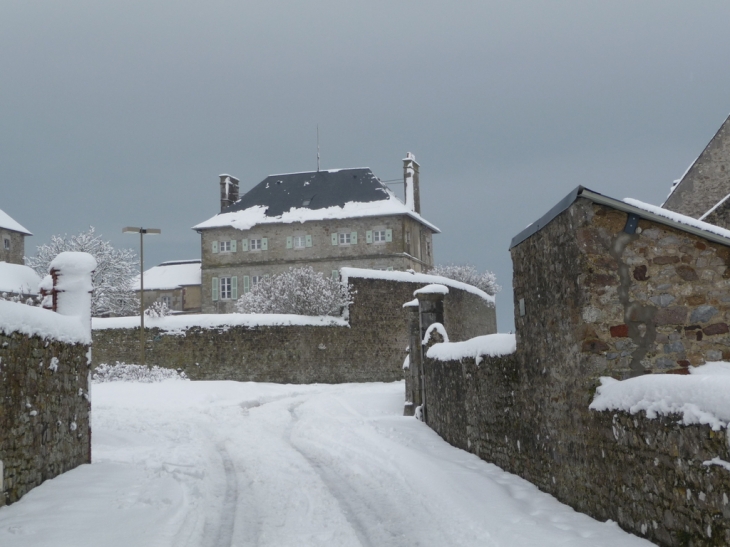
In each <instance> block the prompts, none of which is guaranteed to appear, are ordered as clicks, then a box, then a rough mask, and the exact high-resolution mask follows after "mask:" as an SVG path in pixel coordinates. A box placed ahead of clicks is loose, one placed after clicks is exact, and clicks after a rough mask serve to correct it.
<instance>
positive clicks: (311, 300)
mask: <svg viewBox="0 0 730 547" xmlns="http://www.w3.org/2000/svg"><path fill="white" fill-rule="evenodd" d="M351 289H352V288H351V287H350V286H349V285H347V284H346V283H340V282H339V281H335V280H334V279H332V278H331V277H325V276H324V275H323V274H322V273H321V272H315V271H314V269H313V268H312V267H311V266H305V267H303V268H289V270H288V271H286V272H284V273H280V274H277V275H272V276H271V277H266V278H264V279H262V280H261V281H260V282H259V283H257V284H256V285H254V286H253V287H252V288H251V290H250V291H249V292H247V293H245V294H244V295H243V296H241V298H239V299H238V302H237V303H236V309H237V310H238V312H239V313H291V314H297V315H333V316H337V315H342V311H343V310H344V309H345V308H346V307H347V306H349V305H350V304H351V303H352V295H351Z"/></svg>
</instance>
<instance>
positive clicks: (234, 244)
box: [231, 239, 236, 253]
mask: <svg viewBox="0 0 730 547" xmlns="http://www.w3.org/2000/svg"><path fill="white" fill-rule="evenodd" d="M231 252H232V253H235V252H236V240H235V239H232V240H231Z"/></svg>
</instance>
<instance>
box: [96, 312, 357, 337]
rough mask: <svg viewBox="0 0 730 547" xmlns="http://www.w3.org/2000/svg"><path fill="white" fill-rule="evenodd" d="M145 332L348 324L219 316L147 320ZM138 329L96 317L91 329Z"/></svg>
mask: <svg viewBox="0 0 730 547" xmlns="http://www.w3.org/2000/svg"><path fill="white" fill-rule="evenodd" d="M144 324H145V328H158V329H160V330H162V331H163V332H168V333H173V334H174V333H184V332H185V331H186V330H187V329H190V328H193V327H200V328H203V329H219V328H226V327H240V326H243V327H252V328H253V327H272V326H280V325H304V326H314V327H347V326H349V323H348V322H347V321H345V320H344V319H342V318H340V317H330V316H309V315H290V314H276V313H271V314H265V313H261V314H254V313H220V314H213V313H211V314H205V313H201V314H194V315H170V316H166V317H148V318H146V319H145V322H144ZM138 327H139V317H94V318H93V319H92V321H91V328H92V329H94V330H105V329H133V328H138Z"/></svg>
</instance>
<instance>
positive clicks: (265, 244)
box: [261, 237, 269, 251]
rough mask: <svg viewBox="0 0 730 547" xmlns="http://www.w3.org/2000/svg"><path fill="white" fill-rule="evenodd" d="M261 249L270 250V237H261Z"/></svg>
mask: <svg viewBox="0 0 730 547" xmlns="http://www.w3.org/2000/svg"><path fill="white" fill-rule="evenodd" d="M261 250H262V251H268V250H269V240H268V238H265V237H263V238H261Z"/></svg>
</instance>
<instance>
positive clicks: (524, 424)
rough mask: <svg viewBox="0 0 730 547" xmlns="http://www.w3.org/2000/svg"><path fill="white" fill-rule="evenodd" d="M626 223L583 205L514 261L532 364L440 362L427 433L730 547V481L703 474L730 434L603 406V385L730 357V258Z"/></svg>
mask: <svg viewBox="0 0 730 547" xmlns="http://www.w3.org/2000/svg"><path fill="white" fill-rule="evenodd" d="M626 221H627V215H626V214H625V213H621V212H618V211H615V210H613V209H610V208H607V207H604V206H600V205H596V204H594V203H592V202H590V201H588V200H586V199H582V198H581V199H578V200H577V201H576V202H575V203H574V204H573V205H571V206H570V207H569V208H568V209H567V210H565V211H564V212H562V213H561V214H560V215H558V216H557V217H556V218H555V219H553V220H552V221H551V222H550V223H549V224H548V225H547V226H546V227H544V228H543V229H541V230H540V231H539V232H537V233H535V234H534V235H532V236H530V237H529V238H528V239H526V240H524V241H523V242H521V243H520V244H518V245H517V246H515V247H514V248H513V249H512V259H513V263H514V301H515V325H516V332H517V352H516V353H515V354H513V355H511V356H508V357H503V358H487V359H485V360H484V361H482V362H481V364H480V365H479V366H477V365H476V363H475V361H474V360H473V359H465V360H463V361H462V362H447V363H444V362H438V361H433V360H430V359H424V369H425V372H426V380H425V383H426V417H427V421H428V423H429V425H431V426H432V427H433V428H434V429H435V430H436V431H437V432H439V434H441V435H442V436H443V437H444V438H445V439H447V440H449V441H450V442H452V443H453V444H455V445H456V446H461V447H464V448H466V449H468V450H470V451H472V452H474V453H475V454H477V455H479V456H480V457H481V458H483V459H485V460H487V461H490V462H493V463H495V464H497V465H499V466H500V467H502V468H503V469H505V470H506V471H509V472H512V473H516V474H518V475H520V476H522V477H524V478H525V479H527V480H529V481H531V482H533V483H534V484H536V485H537V486H538V487H539V488H541V489H542V490H544V491H546V492H549V493H551V494H553V495H554V496H555V497H557V498H558V499H559V500H561V501H563V502H564V503H567V504H569V505H571V506H572V507H574V508H576V509H577V510H580V511H583V512H586V513H588V514H589V515H591V516H594V517H596V518H599V519H609V518H610V519H612V520H614V521H616V522H618V523H619V524H620V525H621V526H622V527H623V528H625V529H626V530H628V531H630V532H632V533H634V534H637V535H640V536H643V537H646V538H648V539H650V540H652V541H654V542H656V543H659V544H661V545H667V546H675V545H676V546H680V545H695V546H696V545H728V544H730V506H728V502H727V500H728V496H730V481H729V478H730V473H729V472H728V471H727V470H725V469H723V468H720V467H717V466H712V467H707V466H705V465H703V464H702V462H704V461H707V460H710V459H712V458H715V457H718V456H719V457H720V458H721V459H723V460H726V461H727V458H728V444H727V438H726V432H725V431H722V432H713V431H711V430H710V429H709V428H708V427H706V426H687V427H685V426H681V425H678V424H677V417H668V418H663V419H661V420H648V419H646V418H645V417H644V416H642V415H636V416H629V415H627V414H624V413H611V412H594V411H590V410H589V408H588V407H589V404H590V402H591V401H592V399H593V395H594V392H595V389H596V387H597V386H598V384H599V378H600V377H601V376H612V377H614V378H617V379H624V378H628V377H632V376H636V375H641V374H652V373H666V372H672V373H680V374H682V373H686V372H687V370H688V368H689V367H690V366H694V365H699V364H702V363H704V362H705V361H707V360H716V359H720V358H723V356H725V357H730V354H728V353H727V352H728V350H729V349H730V336H729V335H728V326H727V325H728V322H729V321H730V315H728V314H729V313H730V290H729V289H730V282H729V281H728V278H730V275H729V274H728V272H730V270H728V260H729V258H730V254H729V253H728V249H727V248H726V247H723V246H722V245H719V244H715V243H711V242H709V241H707V240H704V239H702V238H700V237H697V236H694V235H691V234H689V233H686V232H682V231H680V230H675V229H673V228H670V227H667V226H664V225H660V224H655V223H653V222H649V221H646V220H640V221H639V225H638V226H639V230H637V231H636V233H635V234H629V233H626V232H625V231H624V227H625V226H626ZM521 300H522V301H523V306H520V305H519V303H520V301H521ZM521 308H523V309H524V315H522V314H521V312H520V309H521ZM445 326H446V330H447V332H450V331H449V323H448V320H445ZM462 401H463V403H462Z"/></svg>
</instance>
